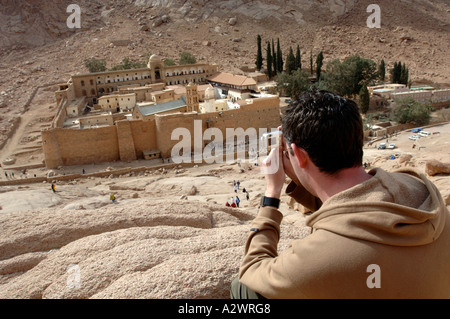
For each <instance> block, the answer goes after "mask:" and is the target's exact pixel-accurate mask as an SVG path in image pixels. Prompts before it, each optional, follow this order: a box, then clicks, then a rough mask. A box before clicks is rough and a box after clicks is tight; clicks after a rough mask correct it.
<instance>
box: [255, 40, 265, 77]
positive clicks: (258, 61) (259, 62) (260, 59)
mask: <svg viewBox="0 0 450 319" xmlns="http://www.w3.org/2000/svg"><path fill="white" fill-rule="evenodd" d="M257 42H258V52H257V54H256V62H255V63H256V69H257V70H258V71H260V70H261V68H262V64H263V57H262V49H261V36H260V35H259V34H258V38H257Z"/></svg>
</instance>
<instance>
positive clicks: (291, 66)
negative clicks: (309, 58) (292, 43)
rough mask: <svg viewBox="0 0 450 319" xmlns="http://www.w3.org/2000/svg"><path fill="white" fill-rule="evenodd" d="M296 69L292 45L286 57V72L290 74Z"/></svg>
mask: <svg viewBox="0 0 450 319" xmlns="http://www.w3.org/2000/svg"><path fill="white" fill-rule="evenodd" d="M295 70H296V62H295V56H294V51H292V47H290V48H289V54H288V56H287V58H286V73H287V74H289V75H290V74H292V72H293V71H295Z"/></svg>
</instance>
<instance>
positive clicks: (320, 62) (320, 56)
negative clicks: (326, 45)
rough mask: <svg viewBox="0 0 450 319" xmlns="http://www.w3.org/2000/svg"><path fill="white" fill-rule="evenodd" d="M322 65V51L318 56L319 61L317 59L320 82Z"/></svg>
mask: <svg viewBox="0 0 450 319" xmlns="http://www.w3.org/2000/svg"><path fill="white" fill-rule="evenodd" d="M322 65H323V53H322V51H320V53H319V54H318V55H317V59H316V76H317V81H319V80H320V75H321V74H322Z"/></svg>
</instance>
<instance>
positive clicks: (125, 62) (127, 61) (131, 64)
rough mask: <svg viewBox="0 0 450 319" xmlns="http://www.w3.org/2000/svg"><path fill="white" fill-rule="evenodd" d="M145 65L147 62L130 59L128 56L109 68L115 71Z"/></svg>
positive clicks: (138, 67) (140, 67) (139, 67)
mask: <svg viewBox="0 0 450 319" xmlns="http://www.w3.org/2000/svg"><path fill="white" fill-rule="evenodd" d="M146 65H147V64H146V63H145V62H139V61H132V60H130V59H129V58H124V59H123V60H122V63H121V64H118V65H115V66H113V67H112V68H111V69H110V70H111V71H117V70H131V69H142V68H145V67H146Z"/></svg>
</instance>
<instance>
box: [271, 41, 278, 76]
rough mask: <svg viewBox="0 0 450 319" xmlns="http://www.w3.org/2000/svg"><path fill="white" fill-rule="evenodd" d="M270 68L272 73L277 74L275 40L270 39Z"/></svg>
mask: <svg viewBox="0 0 450 319" xmlns="http://www.w3.org/2000/svg"><path fill="white" fill-rule="evenodd" d="M272 68H273V73H274V75H276V74H277V70H278V68H277V53H276V52H275V42H274V41H273V39H272Z"/></svg>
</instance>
